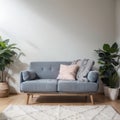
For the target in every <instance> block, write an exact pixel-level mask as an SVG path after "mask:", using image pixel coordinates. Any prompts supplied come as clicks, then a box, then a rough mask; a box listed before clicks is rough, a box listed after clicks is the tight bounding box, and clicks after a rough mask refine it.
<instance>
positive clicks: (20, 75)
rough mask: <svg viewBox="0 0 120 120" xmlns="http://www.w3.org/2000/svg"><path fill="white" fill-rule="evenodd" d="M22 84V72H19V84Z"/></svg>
mask: <svg viewBox="0 0 120 120" xmlns="http://www.w3.org/2000/svg"><path fill="white" fill-rule="evenodd" d="M22 82H24V80H23V76H22V72H20V83H22Z"/></svg>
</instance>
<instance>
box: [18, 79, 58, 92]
mask: <svg viewBox="0 0 120 120" xmlns="http://www.w3.org/2000/svg"><path fill="white" fill-rule="evenodd" d="M20 89H21V91H24V92H32V93H34V92H56V91H57V80H56V79H39V80H30V81H25V82H22V83H21V86H20Z"/></svg>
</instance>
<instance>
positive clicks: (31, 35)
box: [0, 0, 115, 91]
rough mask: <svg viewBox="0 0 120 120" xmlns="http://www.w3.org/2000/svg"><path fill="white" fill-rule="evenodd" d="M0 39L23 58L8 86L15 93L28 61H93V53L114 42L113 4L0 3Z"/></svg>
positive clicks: (105, 0)
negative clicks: (16, 50)
mask: <svg viewBox="0 0 120 120" xmlns="http://www.w3.org/2000/svg"><path fill="white" fill-rule="evenodd" d="M0 35H2V36H3V37H4V38H10V39H11V42H15V43H17V44H18V47H20V48H21V49H22V51H23V52H24V53H25V54H26V56H25V57H22V58H21V63H20V65H19V66H14V71H16V72H15V73H14V75H13V80H14V81H15V83H14V82H12V83H11V86H13V88H14V89H18V86H19V74H18V73H19V71H20V70H21V69H24V68H25V67H26V65H27V64H29V62H30V61H40V60H41V61H55V60H56V61H58V60H59V61H60V60H63V61H64V60H68V61H69V60H74V59H77V58H91V59H94V60H96V57H97V55H96V54H95V52H94V50H95V49H98V48H100V47H101V46H102V45H103V43H105V42H110V43H112V42H113V41H114V40H115V1H114V0H59V1H58V0H0ZM16 69H17V70H16ZM16 79H18V80H17V82H16ZM12 91H14V90H12Z"/></svg>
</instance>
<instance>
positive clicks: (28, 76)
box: [22, 71, 37, 81]
mask: <svg viewBox="0 0 120 120" xmlns="http://www.w3.org/2000/svg"><path fill="white" fill-rule="evenodd" d="M22 76H23V80H24V81H26V80H34V79H36V78H37V74H36V72H34V71H23V72H22Z"/></svg>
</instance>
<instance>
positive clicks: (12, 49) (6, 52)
mask: <svg viewBox="0 0 120 120" xmlns="http://www.w3.org/2000/svg"><path fill="white" fill-rule="evenodd" d="M16 50H18V51H19V53H20V49H19V48H17V47H16V44H9V39H6V40H3V39H2V38H1V37H0V97H6V96H8V95H9V86H8V83H7V71H6V69H7V68H9V66H10V65H11V63H13V62H14V60H15V59H14V58H13V57H14V56H17V55H18V53H17V52H16Z"/></svg>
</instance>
